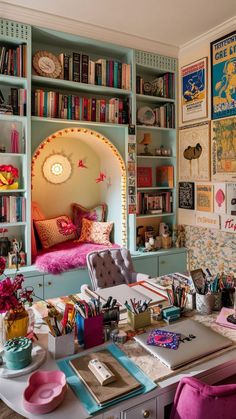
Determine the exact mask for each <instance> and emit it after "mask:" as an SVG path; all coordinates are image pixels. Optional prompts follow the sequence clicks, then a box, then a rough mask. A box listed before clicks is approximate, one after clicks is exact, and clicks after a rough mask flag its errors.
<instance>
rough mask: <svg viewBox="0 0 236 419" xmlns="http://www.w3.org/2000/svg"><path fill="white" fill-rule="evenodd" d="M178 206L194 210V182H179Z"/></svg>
mask: <svg viewBox="0 0 236 419" xmlns="http://www.w3.org/2000/svg"><path fill="white" fill-rule="evenodd" d="M179 208H183V209H189V210H194V182H179Z"/></svg>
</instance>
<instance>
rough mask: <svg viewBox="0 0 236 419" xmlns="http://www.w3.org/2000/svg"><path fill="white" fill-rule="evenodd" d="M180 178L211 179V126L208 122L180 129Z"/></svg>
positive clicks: (193, 179) (183, 179) (186, 179)
mask: <svg viewBox="0 0 236 419" xmlns="http://www.w3.org/2000/svg"><path fill="white" fill-rule="evenodd" d="M179 180H180V181H186V182H188V181H192V182H195V181H209V180H210V128H209V123H208V122H202V123H198V124H193V125H186V126H184V127H181V128H180V130H179Z"/></svg>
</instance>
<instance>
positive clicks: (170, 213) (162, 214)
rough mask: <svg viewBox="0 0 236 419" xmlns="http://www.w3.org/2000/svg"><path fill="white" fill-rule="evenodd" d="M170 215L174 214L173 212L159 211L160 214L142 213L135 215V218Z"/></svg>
mask: <svg viewBox="0 0 236 419" xmlns="http://www.w3.org/2000/svg"><path fill="white" fill-rule="evenodd" d="M170 215H174V212H168V213H166V212H165V213H163V212H162V213H161V214H143V215H137V216H136V218H138V219H139V218H154V217H169V216H170Z"/></svg>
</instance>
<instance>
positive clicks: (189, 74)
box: [181, 57, 207, 122]
mask: <svg viewBox="0 0 236 419" xmlns="http://www.w3.org/2000/svg"><path fill="white" fill-rule="evenodd" d="M181 101H182V122H187V121H192V120H194V119H199V118H206V117H207V57H204V58H201V59H200V60H198V61H195V62H193V63H191V64H189V65H186V66H184V67H182V68H181Z"/></svg>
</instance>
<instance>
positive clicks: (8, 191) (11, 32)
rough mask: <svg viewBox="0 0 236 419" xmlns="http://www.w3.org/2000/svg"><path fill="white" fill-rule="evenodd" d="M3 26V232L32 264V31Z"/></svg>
mask: <svg viewBox="0 0 236 419" xmlns="http://www.w3.org/2000/svg"><path fill="white" fill-rule="evenodd" d="M0 22H1V25H0V36H1V45H0V93H1V98H0V99H1V100H0V132H1V138H0V160H1V182H0V206H1V213H0V214H1V217H0V218H1V219H0V228H2V229H7V230H8V233H7V236H8V238H9V240H10V241H12V240H13V239H16V240H18V241H19V242H20V243H22V245H21V250H22V252H23V253H24V255H27V263H28V264H30V263H31V251H30V247H31V245H30V225H31V220H30V219H31V216H30V208H31V202H30V191H31V188H30V178H31V173H30V167H31V139H30V132H31V122H30V113H31V111H30V100H31V27H30V26H29V25H25V24H21V23H17V22H11V21H6V20H4V19H0ZM11 252H12V249H11V250H10V253H11ZM4 256H6V261H7V264H8V263H9V261H10V256H9V258H8V254H6V255H4ZM8 259H9V260H8Z"/></svg>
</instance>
